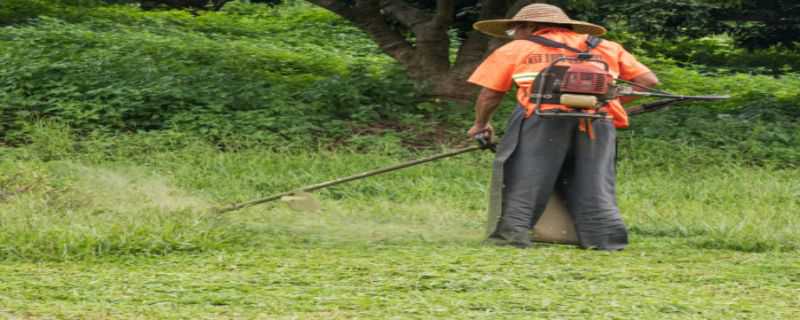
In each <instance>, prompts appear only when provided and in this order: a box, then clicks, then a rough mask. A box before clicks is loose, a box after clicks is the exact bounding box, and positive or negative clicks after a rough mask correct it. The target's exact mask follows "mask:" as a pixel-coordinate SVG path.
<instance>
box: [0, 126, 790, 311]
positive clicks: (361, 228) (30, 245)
mask: <svg viewBox="0 0 800 320" xmlns="http://www.w3.org/2000/svg"><path fill="white" fill-rule="evenodd" d="M57 140H58V139H55V138H54V139H50V140H49V141H51V142H52V141H57ZM119 144H120V145H125V146H126V147H125V148H127V149H124V150H123V149H114V148H111V149H102V148H101V149H96V150H95V149H92V148H94V147H92V144H91V143H89V144H86V145H84V147H83V148H82V149H81V153H71V151H69V150H67V149H63V148H60V147H59V145H57V144H55V145H53V144H44V145H43V144H33V145H31V146H30V147H26V148H22V149H3V151H5V152H7V153H6V154H7V155H10V156H8V157H5V158H4V159H0V187H2V188H1V190H0V191H2V200H0V230H2V232H0V258H2V259H0V261H2V262H1V263H0V315H1V316H5V317H7V318H16V317H19V318H49V317H54V318H184V319H195V318H279V319H281V318H283V319H308V318H324V319H329V318H394V317H397V318H433V317H436V318H464V319H472V318H481V317H483V318H498V317H503V318H520V319H530V318H548V319H559V318H564V319H585V318H597V319H608V318H618V319H670V318H671V319H797V318H798V316H800V257H798V255H797V251H798V248H799V247H800V246H798V243H800V234H799V233H798V232H797V230H798V229H800V227H798V226H800V223H799V221H800V218H799V217H798V216H797V214H796V213H797V212H798V208H800V200H799V199H798V197H796V196H794V195H795V194H800V186H799V185H798V183H797V181H800V171H798V170H796V169H779V168H761V167H752V166H745V165H739V164H736V163H734V162H729V163H726V164H725V165H719V166H714V165H709V163H708V162H713V163H717V161H716V160H714V159H711V160H708V159H706V160H704V159H703V158H691V157H695V156H697V155H699V154H700V153H698V152H696V151H692V150H689V152H682V151H680V150H669V149H664V148H663V146H661V147H659V149H658V150H662V151H661V152H662V153H661V154H659V153H657V152H655V151H653V150H657V149H652V150H649V151H648V150H647V149H646V146H643V147H641V148H640V149H637V150H641V151H637V152H636V153H628V154H627V155H626V158H623V159H622V161H621V162H620V166H619V180H620V186H619V189H620V190H619V195H618V196H619V201H620V206H621V208H622V211H623V215H624V217H625V219H626V221H627V223H628V225H629V226H630V229H631V232H632V233H631V237H632V239H631V242H632V244H631V246H630V247H628V248H627V249H626V250H624V251H622V252H616V253H607V252H598V251H586V250H580V249H576V248H573V247H568V246H555V245H540V246H537V247H536V248H532V249H528V250H519V249H514V248H505V247H502V248H498V247H488V246H483V245H481V239H482V236H483V221H484V211H485V206H486V203H485V199H486V182H488V178H489V177H488V170H487V169H488V165H489V164H490V163H491V155H490V154H488V153H485V154H470V155H463V156H459V157H457V158H454V159H449V160H445V161H440V162H435V163H431V164H427V165H424V166H420V167H416V168H412V169H408V170H405V171H403V172H400V173H395V174H390V175H385V176H380V177H375V178H371V179H368V180H364V181H359V182H353V183H350V184H347V185H343V186H338V187H335V188H332V189H328V190H325V191H321V192H319V196H320V198H321V200H322V206H323V210H322V211H321V212H318V213H302V212H294V211H291V210H289V209H288V208H286V207H285V206H283V205H280V204H277V205H276V204H268V205H263V206H257V207H252V208H248V209H245V210H242V211H240V212H235V213H229V214H226V215H224V216H214V215H209V214H207V209H208V208H210V207H212V206H215V205H218V204H227V203H231V202H236V201H241V200H247V199H252V198H256V197H259V196H263V195H265V194H271V193H274V192H276V191H282V190H286V189H291V188H292V187H296V186H299V185H303V184H306V183H312V182H318V181H322V180H325V179H328V178H333V177H337V176H342V175H346V174H350V173H355V172H359V171H362V170H366V169H371V168H375V167H379V166H382V165H386V164H390V163H396V162H398V161H400V160H403V159H408V158H412V157H414V155H412V154H408V153H404V152H402V151H396V152H395V151H389V152H386V151H382V152H372V151H370V152H336V153H334V152H327V151H320V152H299V153H287V152H274V151H266V150H243V151H238V152H221V151H217V150H215V149H214V148H211V147H208V146H205V145H203V144H199V145H189V146H187V147H185V148H183V149H179V150H168V151H160V150H158V149H157V148H156V145H153V147H152V148H149V147H147V145H144V146H142V145H137V144H136V143H135V142H132V141H122V142H119ZM67 145H69V144H67ZM99 145H105V144H102V143H100V144H99ZM140 147H141V148H140ZM65 150H66V151H65ZM43 155H46V156H47V157H46V159H45V157H43ZM705 156H707V155H705ZM686 157H689V158H686ZM659 161H660V162H659Z"/></svg>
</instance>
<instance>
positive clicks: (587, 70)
mask: <svg viewBox="0 0 800 320" xmlns="http://www.w3.org/2000/svg"><path fill="white" fill-rule="evenodd" d="M611 81H612V78H611V75H610V74H608V72H607V71H606V70H605V69H603V67H600V66H598V65H596V64H593V63H579V64H574V65H572V66H570V67H569V69H568V70H567V72H566V74H564V79H563V81H562V82H561V92H569V93H584V94H597V95H604V94H606V93H607V92H608V87H609V85H610V84H611Z"/></svg>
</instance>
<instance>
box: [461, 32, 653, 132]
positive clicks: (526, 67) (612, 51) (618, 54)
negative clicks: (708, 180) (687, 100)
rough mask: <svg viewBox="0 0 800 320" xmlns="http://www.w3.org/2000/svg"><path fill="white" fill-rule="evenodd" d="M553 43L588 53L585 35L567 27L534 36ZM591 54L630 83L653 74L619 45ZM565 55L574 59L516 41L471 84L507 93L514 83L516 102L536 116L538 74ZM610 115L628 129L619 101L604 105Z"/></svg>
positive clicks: (495, 56) (559, 51)
mask: <svg viewBox="0 0 800 320" xmlns="http://www.w3.org/2000/svg"><path fill="white" fill-rule="evenodd" d="M533 34H534V35H539V36H542V37H545V38H548V39H550V40H554V41H558V42H561V43H563V44H566V45H568V46H570V47H573V48H576V49H578V50H586V48H587V45H586V38H587V37H588V36H587V35H585V34H579V33H575V32H574V31H572V30H569V29H566V28H545V29H542V30H538V31H536V32H534V33H533ZM591 53H592V54H593V55H595V56H597V57H599V58H600V59H602V60H603V61H605V62H606V63H608V66H609V72H610V73H611V75H612V76H613V77H614V78H615V79H616V78H620V79H622V80H631V79H633V78H636V77H638V76H640V75H643V74H645V73H648V72H650V69H648V68H647V67H646V66H645V65H643V64H641V63H640V62H639V61H637V60H636V58H634V57H633V55H631V54H630V53H628V51H626V50H625V49H624V48H623V47H622V46H621V45H619V44H618V43H616V42H613V41H608V40H605V39H604V40H603V41H602V42H600V44H599V45H598V46H597V47H596V48H594V49H592V51H591ZM562 56H569V57H571V56H575V53H574V52H572V51H569V50H566V49H557V48H552V47H547V46H543V45H540V44H538V43H535V42H533V41H529V40H514V41H511V42H509V43H507V44H505V45H504V46H502V47H500V48H497V50H495V51H494V52H492V54H491V55H489V57H487V58H486V60H484V61H483V63H482V64H481V65H480V66H478V69H476V70H475V72H474V73H473V74H472V76H471V77H470V78H469V82H471V83H474V84H477V85H479V86H482V87H486V88H489V89H492V90H495V91H501V92H506V91H508V90H510V89H511V87H512V84H516V85H517V101H519V103H520V105H522V107H523V108H525V109H526V111H527V114H526V117H529V116H530V115H531V114H533V111H534V110H533V108H534V103H533V102H531V101H530V92H531V90H530V89H531V85H532V84H533V80H534V78H536V75H538V74H539V71H541V70H542V69H544V68H545V67H547V65H549V64H550V63H551V62H552V61H553V60H555V59H557V58H559V57H562ZM605 107H606V108H607V110H608V114H609V115H611V116H612V117H613V118H614V126H616V127H617V128H626V127H628V115H627V114H626V113H625V109H624V108H623V107H622V103H620V101H619V100H618V99H615V100H612V101H610V102H609V103H608V104H606V105H605ZM541 108H542V109H543V110H547V109H565V110H567V109H568V108H567V106H565V105H558V104H542V107H541Z"/></svg>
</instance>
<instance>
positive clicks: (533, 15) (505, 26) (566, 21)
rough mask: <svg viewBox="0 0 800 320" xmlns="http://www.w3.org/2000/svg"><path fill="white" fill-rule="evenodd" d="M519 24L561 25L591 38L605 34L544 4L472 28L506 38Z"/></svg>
mask: <svg viewBox="0 0 800 320" xmlns="http://www.w3.org/2000/svg"><path fill="white" fill-rule="evenodd" d="M519 22H540V23H555V24H561V25H564V26H565V27H571V28H572V30H573V31H575V32H578V33H585V34H591V35H593V36H601V35H603V34H605V33H606V28H603V27H601V26H598V25H596V24H592V23H588V22H584V21H578V20H572V19H570V18H569V16H567V14H566V13H564V10H561V8H559V7H556V6H553V5H549V4H544V3H534V4H529V5H527V6H524V7H522V9H519V12H517V14H515V15H514V17H513V18H511V19H494V20H483V21H478V22H475V24H474V25H473V28H475V29H476V30H478V31H480V32H483V33H485V34H488V35H490V36H493V37H498V38H508V37H509V35H508V34H506V31H507V30H509V29H511V28H512V26H513V25H514V24H515V23H519Z"/></svg>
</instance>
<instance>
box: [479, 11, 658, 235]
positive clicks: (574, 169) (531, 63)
mask: <svg viewBox="0 0 800 320" xmlns="http://www.w3.org/2000/svg"><path fill="white" fill-rule="evenodd" d="M475 29H477V30H479V31H481V32H483V33H486V34H488V35H491V36H494V37H509V36H513V38H514V40H513V41H511V42H509V43H507V44H506V45H504V46H502V47H500V48H498V49H497V50H495V51H494V52H493V53H492V54H491V55H490V56H489V57H487V58H486V60H485V61H484V62H483V63H482V64H481V65H480V66H479V67H478V69H477V70H476V71H475V72H474V73H473V74H472V76H471V77H470V79H469V81H470V82H471V83H474V84H477V85H479V86H481V87H483V88H482V90H481V92H480V94H479V96H478V99H477V102H476V107H475V113H476V115H475V124H474V125H473V126H472V128H470V129H469V132H468V134H469V135H470V137H475V136H476V135H478V134H488V135H489V136H491V134H492V133H493V129H492V126H491V125H490V124H489V120H490V119H491V116H492V114H493V113H494V111H495V110H496V108H497V106H498V105H499V104H500V101H501V100H502V98H503V96H504V95H505V93H506V92H507V91H508V90H510V89H511V87H512V84H516V86H517V88H518V89H517V100H518V102H519V107H518V108H517V109H516V110H515V111H514V113H513V114H512V116H511V119H510V120H509V125H508V129H507V132H506V134H505V136H504V137H503V139H502V141H501V142H500V145H499V148H498V151H497V156H496V159H495V161H494V170H493V177H492V188H491V195H490V205H489V222H488V223H489V230H488V231H489V239H490V240H492V241H493V242H495V243H498V244H507V245H513V246H516V247H529V246H530V245H531V237H530V229H531V228H532V227H533V226H534V225H535V224H536V222H537V220H538V219H539V217H540V216H541V214H542V212H543V211H544V209H545V206H546V204H547V201H548V199H549V198H550V195H551V193H552V192H554V191H557V192H559V193H560V195H561V196H562V197H563V198H564V199H565V200H566V207H567V209H568V211H569V212H570V215H571V216H572V218H573V219H574V221H575V229H576V230H575V231H576V234H577V238H578V241H579V243H580V245H581V247H584V248H595V249H601V250H620V249H622V248H624V247H625V245H627V243H628V233H627V230H626V227H625V224H624V223H623V221H622V218H621V216H620V213H619V209H618V207H617V203H616V194H615V174H616V173H615V164H614V161H615V154H616V150H615V146H616V143H615V139H616V128H625V127H627V126H628V117H627V115H626V113H625V110H624V109H623V107H622V103H623V102H627V101H628V100H630V99H624V98H623V99H622V101H619V99H617V100H613V101H610V102H609V103H607V104H606V105H604V106H603V107H602V108H601V109H600V111H599V112H602V113H604V114H606V115H607V117H606V118H603V119H597V120H593V121H586V119H580V118H566V117H547V118H544V117H541V116H538V115H536V114H535V110H534V106H535V104H534V103H533V102H531V99H530V97H531V86H532V84H533V83H534V80H535V79H536V77H537V75H538V73H539V71H541V70H542V69H544V68H545V67H546V66H547V65H549V64H550V63H551V62H552V61H553V60H555V59H557V58H559V57H562V56H575V55H576V53H575V52H573V51H570V50H567V49H564V48H558V47H554V46H552V43H551V45H544V44H541V41H539V42H534V41H532V40H531V39H532V38H534V37H533V36H540V37H543V38H546V39H549V40H553V41H556V42H559V43H562V44H565V45H566V46H569V47H572V48H573V49H579V50H581V51H587V50H588V51H589V53H591V54H592V55H594V56H595V57H598V58H600V59H602V60H603V61H605V62H606V63H608V65H609V73H610V74H611V75H612V76H613V77H614V78H620V79H623V80H629V81H632V82H634V83H636V84H639V85H643V86H645V87H652V86H655V85H656V84H658V79H657V78H656V76H655V75H654V74H653V73H652V72H651V71H650V70H649V69H648V68H647V67H646V66H644V65H643V64H641V63H639V62H638V61H637V60H636V59H635V58H634V57H633V56H632V55H631V54H630V53H628V52H627V51H625V49H624V48H623V47H622V46H620V45H619V44H617V43H614V42H612V41H608V40H601V39H598V40H600V42H599V43H597V42H596V41H594V43H593V44H592V45H593V46H595V47H594V48H590V44H589V42H587V40H592V38H589V37H590V36H592V37H593V36H600V35H603V34H604V33H605V31H606V30H605V28H603V27H601V26H598V25H594V24H591V23H588V22H583V21H576V20H572V19H570V18H569V17H568V16H567V15H566V14H565V13H564V12H563V11H562V10H561V9H560V8H558V7H555V6H552V5H547V4H538V3H537V4H531V5H528V6H526V7H524V8H522V9H520V11H519V12H518V13H517V14H516V15H515V16H514V17H513V18H512V19H502V20H486V21H479V22H477V23H475ZM540 109H541V110H542V111H546V112H573V111H574V110H573V109H570V108H569V107H567V106H565V105H559V104H542V105H541V108H540Z"/></svg>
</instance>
